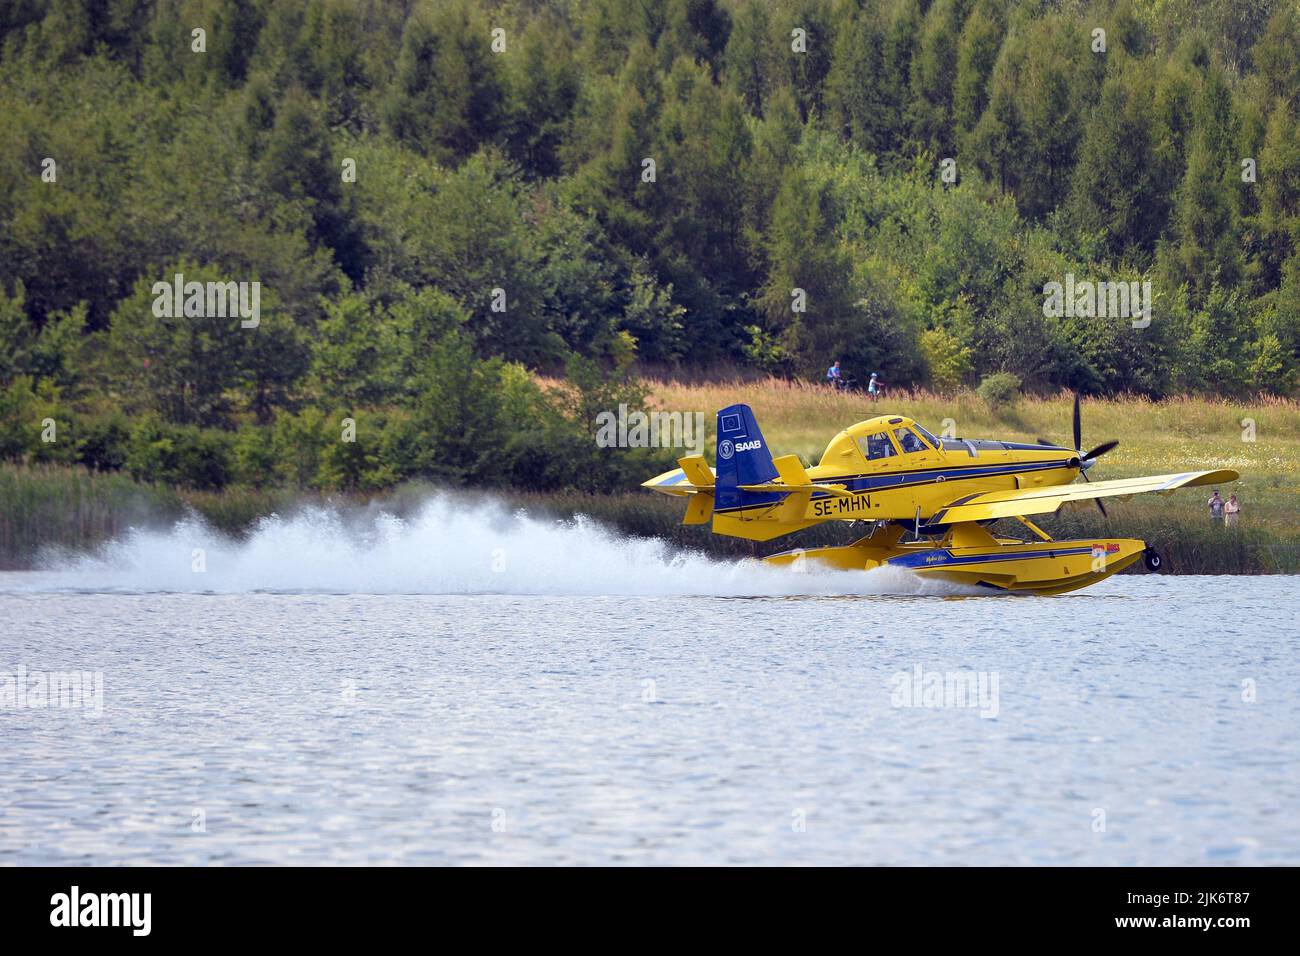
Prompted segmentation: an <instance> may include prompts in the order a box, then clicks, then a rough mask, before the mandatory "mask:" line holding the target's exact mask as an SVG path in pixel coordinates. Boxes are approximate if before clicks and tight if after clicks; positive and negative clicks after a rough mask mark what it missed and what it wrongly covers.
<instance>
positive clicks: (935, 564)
mask: <svg viewBox="0 0 1300 956" xmlns="http://www.w3.org/2000/svg"><path fill="white" fill-rule="evenodd" d="M1092 550H1093V549H1092V548H1045V549H1043V550H1041V551H1020V552H1016V553H1013V554H969V555H963V556H961V557H956V556H954V555H953V553H952V552H951V551H949V550H948V549H946V548H936V549H934V550H930V551H919V552H917V553H916V554H903V555H899V556H898V557H896V558H890V559H889V560H888V561H886V562H885V563H886V564H892V565H895V566H896V567H900V568H947V567H951V566H952V565H954V564H981V563H983V562H988V561H1019V560H1021V559H1024V558H1059V557H1064V556H1066V555H1074V554H1091V553H1092ZM936 557H937V558H939V559H940V560H937V561H936V560H935V558H936Z"/></svg>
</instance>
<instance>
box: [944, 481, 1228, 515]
mask: <svg viewBox="0 0 1300 956" xmlns="http://www.w3.org/2000/svg"><path fill="white" fill-rule="evenodd" d="M1237 477H1238V475H1237V473H1236V472H1235V471H1231V470H1229V469H1220V470H1218V471H1186V472H1183V473H1182V474H1179V475H1151V476H1148V477H1144V478H1117V479H1115V480H1113V481H1094V482H1090V483H1086V484H1085V483H1078V484H1069V485H1049V486H1047V487H1042V488H1017V489H1014V490H1012V491H986V492H984V493H983V494H979V495H971V496H970V497H967V498H959V499H957V500H956V501H954V502H952V504H950V505H948V506H947V507H946V508H943V509H941V510H939V511H938V512H936V513H935V514H934V516H933V517H931V518H930V519H929V520H930V523H931V524H956V523H957V522H960V521H986V520H988V519H990V518H1014V517H1016V516H1017V515H1042V514H1054V513H1055V512H1056V511H1058V510H1059V509H1060V507H1061V505H1063V504H1065V503H1067V502H1070V501H1086V500H1088V499H1091V498H1128V497H1130V496H1132V495H1139V494H1142V493H1144V492H1148V491H1154V492H1157V493H1158V494H1169V493H1170V492H1171V491H1175V490H1177V489H1179V488H1185V487H1188V486H1191V485H1217V484H1219V483H1221V482H1228V481H1236V480H1237Z"/></svg>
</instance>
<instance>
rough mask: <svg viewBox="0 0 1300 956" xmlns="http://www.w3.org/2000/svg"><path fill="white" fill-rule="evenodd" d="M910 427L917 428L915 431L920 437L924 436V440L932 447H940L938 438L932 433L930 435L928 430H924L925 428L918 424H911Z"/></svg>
mask: <svg viewBox="0 0 1300 956" xmlns="http://www.w3.org/2000/svg"><path fill="white" fill-rule="evenodd" d="M912 427H913V428H915V429H916V430H917V432H919V433H920V435H921V437H922V438H924V439H925V440H926V441H928V442H929V443H930V445H931V446H932V447H934V448H939V447H940V445H939V439H937V438H935V437H934V436H933V435H931V434H930V433H929V432H928V431H926V430H925V429H924V428H922V427H921V426H920V425H917V424H913V425H912Z"/></svg>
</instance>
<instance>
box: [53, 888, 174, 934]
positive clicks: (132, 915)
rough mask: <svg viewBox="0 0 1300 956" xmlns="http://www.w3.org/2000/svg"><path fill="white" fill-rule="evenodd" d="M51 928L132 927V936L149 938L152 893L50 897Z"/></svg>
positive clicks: (75, 890)
mask: <svg viewBox="0 0 1300 956" xmlns="http://www.w3.org/2000/svg"><path fill="white" fill-rule="evenodd" d="M50 905H51V907H53V908H52V909H51V910H50V925H51V926H129V927H130V928H131V933H132V935H135V936H148V935H149V930H150V928H151V923H152V919H151V910H152V908H153V894H152V893H86V894H84V895H83V894H82V892H81V889H80V888H79V887H76V886H74V887H73V888H72V892H70V893H55V894H54V895H53V896H51V897H50Z"/></svg>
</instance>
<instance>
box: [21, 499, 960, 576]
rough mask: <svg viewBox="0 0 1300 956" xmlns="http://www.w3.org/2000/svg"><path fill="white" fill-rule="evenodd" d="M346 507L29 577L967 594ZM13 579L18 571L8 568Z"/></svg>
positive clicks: (565, 532) (99, 557)
mask: <svg viewBox="0 0 1300 956" xmlns="http://www.w3.org/2000/svg"><path fill="white" fill-rule="evenodd" d="M361 517H362V516H360V515H359V514H350V513H348V512H345V511H340V510H338V509H333V508H310V509H305V510H303V511H301V512H299V513H297V514H295V515H293V516H291V517H288V518H280V517H277V516H272V517H270V518H266V519H263V520H262V521H261V522H260V523H259V524H258V525H257V527H256V528H255V529H254V530H253V531H252V533H251V534H249V535H248V536H247V537H246V538H245V539H243V540H234V539H231V538H228V537H225V536H224V535H221V534H219V533H217V532H215V531H213V530H212V529H210V528H209V527H207V526H206V525H205V524H204V523H203V522H202V521H201V520H199V519H197V518H189V519H187V520H185V521H182V522H178V523H177V524H176V525H174V526H173V527H172V528H171V529H170V530H168V531H151V530H133V531H132V532H131V533H129V534H127V535H126V536H125V537H123V538H120V539H118V540H116V541H113V542H111V543H109V544H107V545H104V546H102V547H101V548H99V549H98V550H97V551H96V552H95V553H93V554H90V555H82V556H77V557H72V558H63V559H60V560H57V561H53V562H51V563H49V564H48V565H47V567H46V569H45V570H44V571H42V572H38V573H36V574H33V575H30V576H24V579H25V580H24V583H22V584H20V585H19V588H20V589H28V590H30V589H35V590H50V589H55V590H65V589H67V590H87V591H102V590H112V591H136V592H153V591H176V592H205V591H207V592H218V593H249V592H255V591H276V592H326V593H346V594H353V593H355V594H520V595H524V594H534V595H608V596H692V595H708V596H720V597H747V596H754V597H759V596H787V595H808V594H812V595H862V594H962V593H970V592H969V589H965V588H958V587H954V586H952V585H949V584H945V583H943V582H938V581H934V580H929V579H922V578H921V577H919V576H917V575H913V574H911V573H910V572H908V571H905V570H901V569H894V568H882V569H878V570H874V571H870V572H861V571H850V572H845V571H833V570H827V569H818V568H817V567H816V566H815V565H810V566H809V567H808V570H806V571H802V572H800V571H795V570H792V569H791V568H790V567H788V566H786V567H778V566H772V565H764V564H762V563H761V562H759V561H755V560H740V561H723V560H715V559H712V558H709V557H707V556H705V555H702V554H699V553H694V552H685V553H684V552H679V551H675V550H674V549H673V548H671V547H669V546H668V545H667V544H665V543H664V542H662V541H658V540H655V539H646V538H627V537H622V536H620V535H618V534H617V533H615V532H613V531H610V530H608V529H606V528H604V527H602V526H601V525H599V524H597V523H595V522H593V521H591V520H589V519H585V518H578V519H575V520H571V521H555V520H552V519H547V518H538V517H530V516H528V515H526V514H523V513H514V514H512V513H510V512H508V511H507V510H505V509H504V508H502V507H501V506H499V505H494V504H484V503H476V504H469V503H466V502H464V501H461V500H457V499H456V498H455V497H451V496H438V497H434V498H432V499H430V500H429V501H428V502H426V503H425V504H424V506H423V507H422V508H421V509H420V510H419V511H418V512H416V513H415V514H414V516H413V517H411V518H408V519H402V518H398V517H394V516H393V515H390V514H386V513H381V514H379V515H378V516H372V517H369V518H368V519H366V520H364V521H361V520H359V519H360V518H361ZM8 583H12V582H8Z"/></svg>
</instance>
